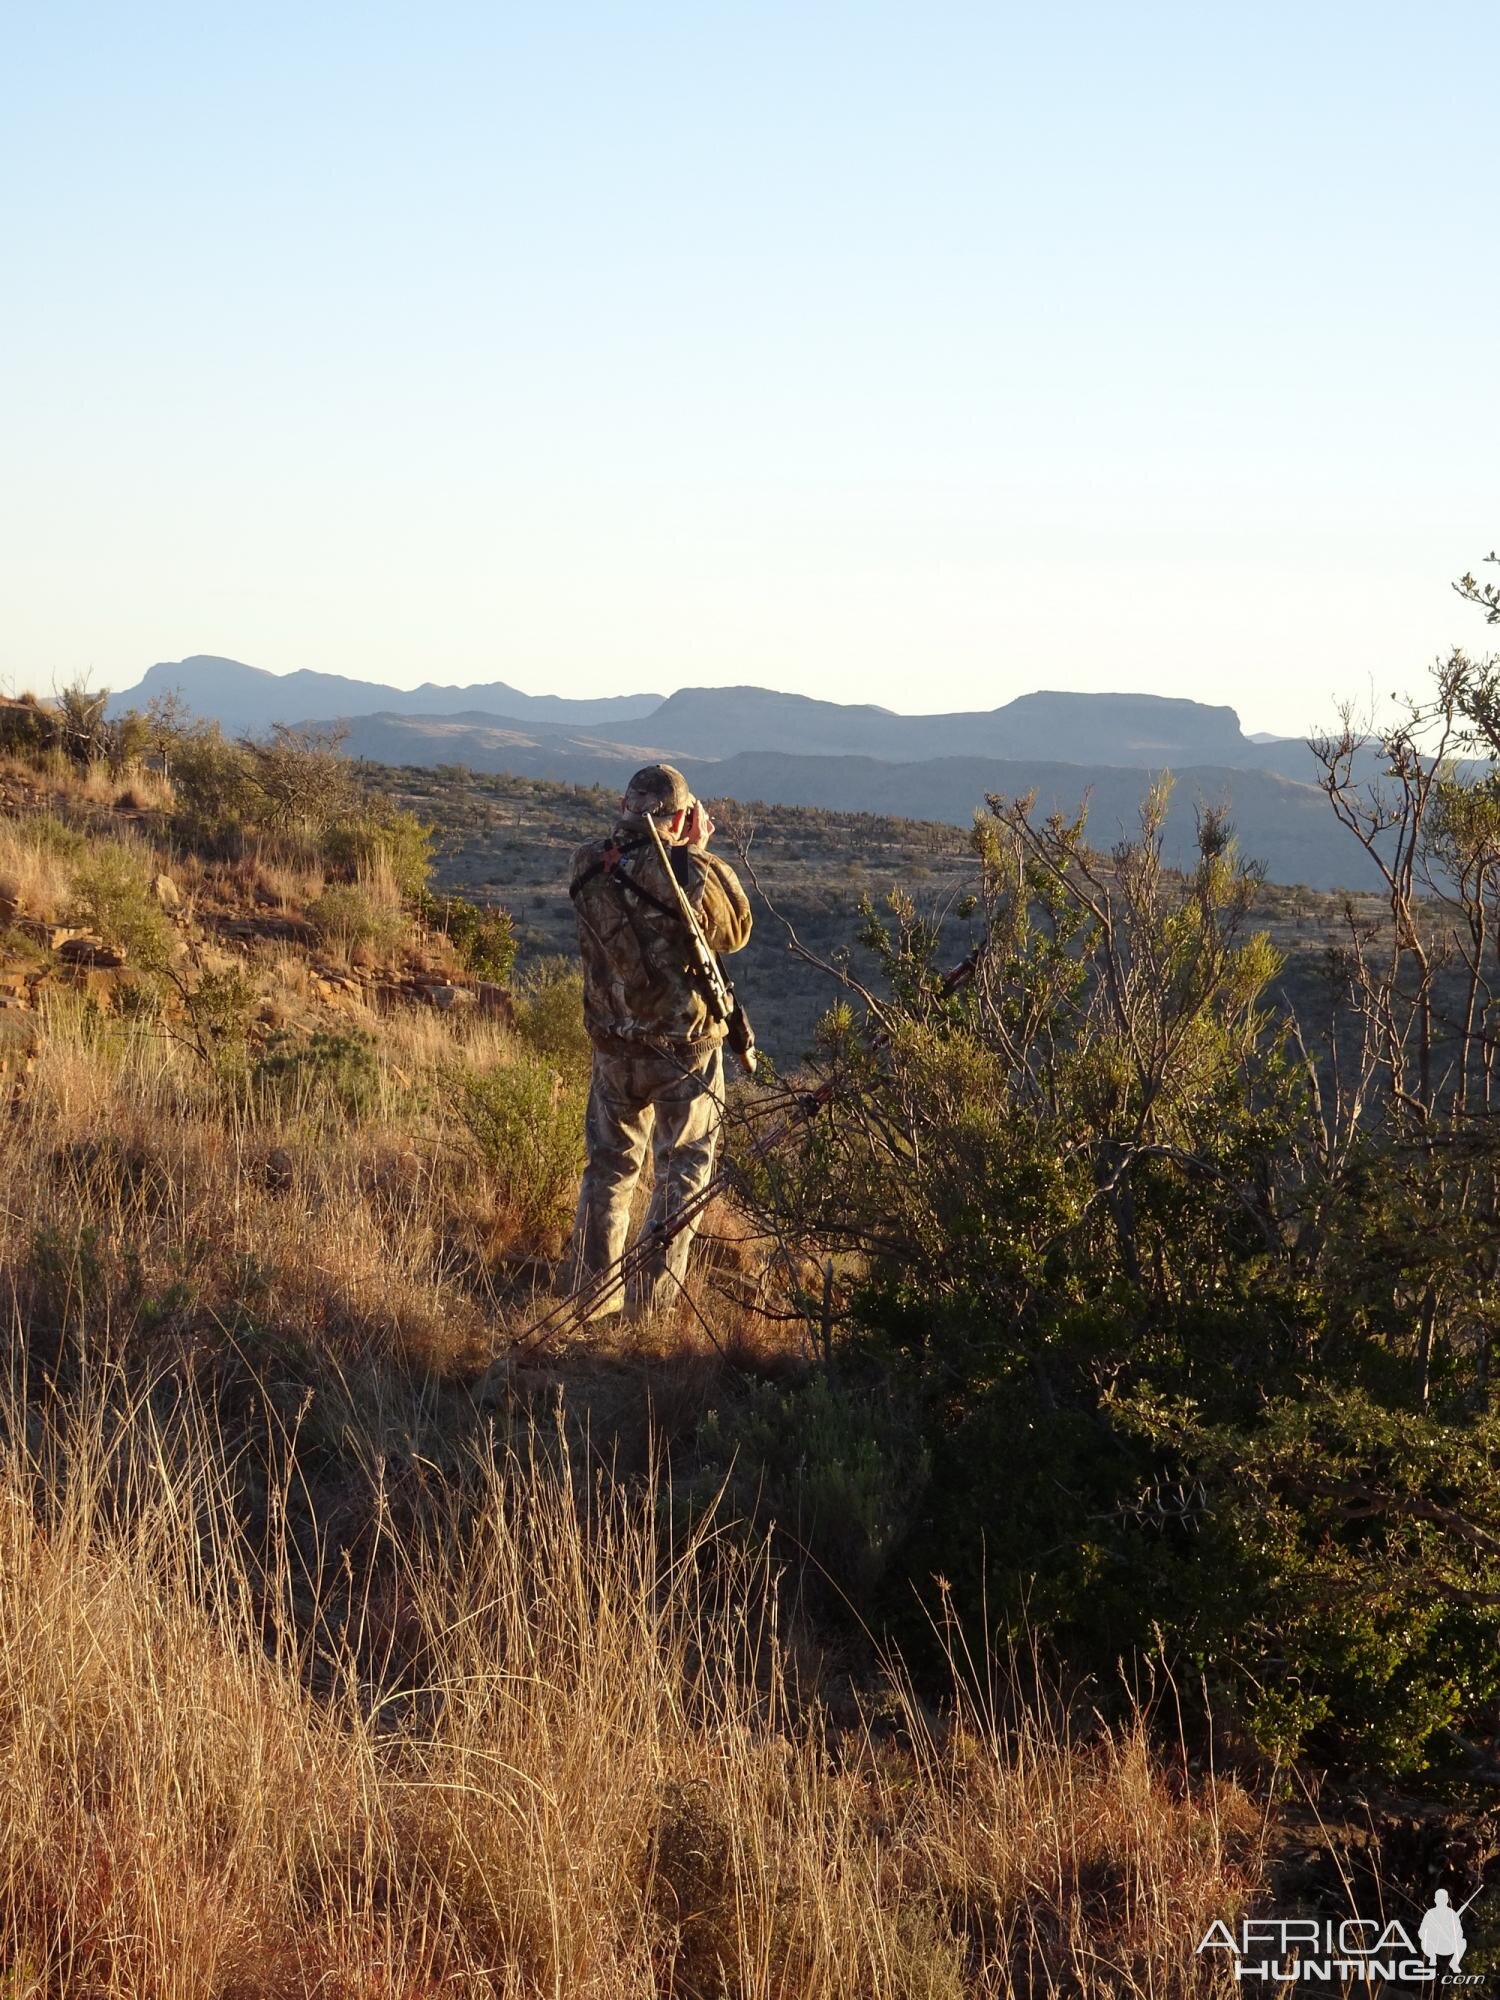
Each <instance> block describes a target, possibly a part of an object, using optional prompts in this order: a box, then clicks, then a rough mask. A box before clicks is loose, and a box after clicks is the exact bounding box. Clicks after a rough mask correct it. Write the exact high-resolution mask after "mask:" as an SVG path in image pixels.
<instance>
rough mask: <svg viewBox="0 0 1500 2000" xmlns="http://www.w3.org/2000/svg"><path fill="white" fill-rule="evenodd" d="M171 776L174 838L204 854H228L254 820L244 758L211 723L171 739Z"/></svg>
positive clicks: (244, 753)
mask: <svg viewBox="0 0 1500 2000" xmlns="http://www.w3.org/2000/svg"><path fill="white" fill-rule="evenodd" d="M171 774H172V785H173V789H174V791H175V793H176V796H177V811H176V813H175V815H174V821H175V825H176V828H177V832H178V835H179V837H180V838H182V839H183V840H185V841H187V842H188V843H189V844H190V845H192V846H196V847H201V848H203V849H205V850H206V851H209V852H222V851H228V850H230V849H232V848H233V847H234V846H235V845H236V844H237V843H238V842H239V841H240V840H241V839H242V838H243V836H244V832H245V829H246V828H247V827H248V826H249V825H250V824H251V822H252V820H253V817H254V811H255V791H254V787H253V786H252V784H251V767H250V758H249V755H248V753H247V752H246V751H245V750H244V749H243V748H242V747H241V746H240V745H239V744H238V743H229V742H226V741H225V738H224V735H223V732H222V731H221V730H220V728H219V726H218V724H217V723H212V724H206V725H202V726H200V727H198V728H195V729H192V730H189V731H187V732H186V733H184V734H183V735H181V736H180V737H178V738H177V739H176V742H175V744H174V746H173V749H172V752H171Z"/></svg>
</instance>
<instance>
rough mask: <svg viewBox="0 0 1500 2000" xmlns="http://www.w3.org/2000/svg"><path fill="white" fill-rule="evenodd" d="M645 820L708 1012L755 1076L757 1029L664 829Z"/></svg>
mask: <svg viewBox="0 0 1500 2000" xmlns="http://www.w3.org/2000/svg"><path fill="white" fill-rule="evenodd" d="M646 824H647V826H648V827H650V829H651V839H652V841H653V843H654V844H655V847H656V853H657V858H658V859H659V860H660V862H661V865H662V867H663V869H664V870H665V871H666V877H667V880H668V881H669V882H670V883H671V885H672V894H673V896H674V897H675V898H676V901H677V914H678V915H679V916H680V917H681V918H682V921H683V922H684V923H685V924H686V925H687V934H688V957H689V959H690V961H691V965H690V970H691V971H692V974H693V977H694V978H695V979H696V980H697V981H698V984H699V986H700V988H701V989H702V992H703V998H704V1000H705V1001H706V1002H707V1003H708V1011H709V1013H710V1014H712V1015H713V1017H714V1019H715V1020H716V1021H722V1022H723V1023H724V1025H725V1026H726V1027H727V1028H728V1030H729V1046H730V1048H731V1049H733V1051H734V1053H735V1055H736V1056H737V1057H738V1058H739V1064H740V1068H741V1069H742V1070H743V1071H744V1072H745V1074H746V1076H754V1074H755V1064H756V1060H757V1057H756V1048H755V1030H754V1029H753V1028H752V1027H751V1025H750V1016H749V1015H748V1014H747V1013H746V1012H745V1010H744V1008H743V1006H741V1004H740V1001H739V997H738V995H737V994H736V993H735V990H734V988H733V987H732V986H731V985H730V983H729V981H728V980H727V979H726V978H725V977H724V968H723V966H722V965H720V963H719V958H718V954H717V952H715V951H713V950H712V949H711V947H710V945H709V942H708V939H707V938H706V937H705V936H704V935H703V926H702V924H700V923H699V921H698V912H697V911H696V910H695V909H694V908H693V906H692V904H691V903H690V902H689V901H688V898H687V891H686V890H685V889H684V888H683V886H682V884H681V883H680V882H679V881H678V879H677V870H676V869H675V868H674V867H673V866H672V857H671V856H670V855H669V854H668V852H667V844H666V842H665V841H664V840H663V839H662V837H661V829H660V828H659V827H658V826H657V824H656V821H655V819H654V818H653V816H652V815H651V814H650V813H647V815H646Z"/></svg>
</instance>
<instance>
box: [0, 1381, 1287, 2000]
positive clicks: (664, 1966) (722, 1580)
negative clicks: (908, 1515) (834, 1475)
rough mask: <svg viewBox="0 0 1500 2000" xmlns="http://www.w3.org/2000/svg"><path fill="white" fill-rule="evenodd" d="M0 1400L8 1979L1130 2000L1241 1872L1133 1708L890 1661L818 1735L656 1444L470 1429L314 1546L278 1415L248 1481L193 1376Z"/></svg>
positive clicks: (737, 1575) (1250, 1839)
mask: <svg viewBox="0 0 1500 2000" xmlns="http://www.w3.org/2000/svg"><path fill="white" fill-rule="evenodd" d="M0 1430H3V1432H4V1433H5V1435H6V1436H7V1438H8V1440H9V1441H8V1443H7V1444H6V1446H5V1448H4V1451H3V1455H0V1707H3V1712H4V1714H5V1716H6V1718H7V1728H6V1730H5V1732H4V1735H3V1739H0V1954H3V1957H4V1960H5V1962H6V1963H7V1964H8V1965H9V1966H10V1967H11V1968H13V1977H14V1978H15V1979H16V1981H17V1984H16V1986H15V1989H14V1990H16V1991H17V1992H30V1993H35V1994H42V1993H48V1994H54V1993H55V1994H67V1995H69V1996H72V2000H94V1996H98V2000H104V1996H116V1995H121V1996H123V1995H125V1994H132V1995H135V1994H150V1995H152V1996H154V2000H173V1996H179V1995H180V1996H182V2000H189V1996H191V2000H207V1996H216V1995H224V1996H230V1995H242V1996H248V1995H252V1994H253V1995H264V1996H277V1995H287V1996H292V1995H297V1996H301V1995H306V1994H311V1993H318V1994H329V1995H348V1996H350V2000H354V1996H359V2000H371V1997H372V1996H382V1995H390V1996H403V2000H404V1996H415V1995H427V1994H439V1993H441V1994H445V1995H446V1994H453V1995H475V1996H478V1995H486V1996H489V1995H494V1994H500V1995H507V1996H510V1995H513V1996H516V2000H520V1996H523V1995H524V1996H541V1995H555V1996H568V2000H587V1996H598V2000H630V1996H640V2000H647V1996H653V1997H654V1996H661V1995H669V1994H670V1995H679V1996H683V2000H687V1996H694V1995H697V1996H704V2000H707V1996H709V1995H713V1996H721V1995H733V1996H738V2000H752V1996H753V1997H754V2000H762V1996H763V1997H764V2000H772V1996H776V2000H794V1996H795V2000H818V1997H819V1996H835V1995H838V1996H845V1995H847V1996H851V2000H852V1996H856V1995H857V1996H860V2000H886V1996H889V2000H897V1996H900V2000H912V1996H918V1995H920V1996H925V2000H957V1997H958V1996H959V1995H962V1994H997V1995H998V1994H1001V1993H1010V1992H1013V1991H1016V1990H1018V1988H1019V1990H1023V1991H1032V1992H1039V1993H1064V1992H1066V1993H1070V1994H1078V1995H1091V1994H1100V1995H1102V1994H1106V1993H1108V1994H1112V1995H1113V1994H1143V1995H1144V1994H1151V1995H1161V1996H1166V1995H1173V1994H1186V1993H1188V1992H1197V1991H1201V1990H1203V1989H1202V1986H1201V1983H1200V1982H1199V1980H1198V1978H1197V1974H1196V1970H1195V1965H1194V1961H1193V1958H1192V1946H1193V1943H1194V1942H1195V1941H1196V1938H1197V1937H1198V1936H1199V1935H1201V1932H1202V1929H1203V1927H1204V1925H1205V1923H1206V1922H1207V1921H1208V1920H1209V1919H1210V1918H1211V1917H1213V1916H1221V1915H1229V1916H1232V1915H1233V1912H1234V1910H1235V1909H1236V1907H1237V1905H1238V1904H1239V1902H1240V1901H1241V1900H1242V1898H1243V1896H1244V1895H1245V1893H1246V1891H1247V1889H1248V1888H1249V1886H1250V1884H1251V1882H1252V1880H1253V1872H1254V1868H1255V1865H1256V1840H1255V1816H1254V1814H1253V1813H1252V1812H1250V1810H1249V1808H1248V1806H1247V1803H1246V1801H1245V1800H1244V1799H1243V1798H1242V1797H1241V1796H1240V1795H1238V1794H1237V1793H1235V1792H1234V1791H1233V1790H1232V1788H1228V1787H1225V1786H1217V1787H1216V1786H1213V1785H1205V1786H1204V1787H1202V1788H1201V1789H1200V1790H1199V1791H1198V1792H1197V1793H1196V1794H1195V1795H1192V1796H1186V1795H1184V1794H1183V1792H1182V1790H1181V1788H1180V1787H1172V1786H1169V1785H1168V1784H1167V1782H1166V1781H1165V1779H1164V1776H1163V1773H1162V1772H1161V1770H1160V1769H1159V1768H1158V1767H1157V1765H1156V1764H1155V1763H1154V1761H1153V1759H1152V1757H1151V1755H1150V1753H1149V1751H1148V1749H1147V1747H1146V1742H1145V1737H1144V1733H1143V1731H1142V1730H1141V1729H1140V1728H1139V1727H1136V1728H1132V1729H1128V1730H1126V1731H1125V1732H1124V1733H1123V1734H1122V1735H1118V1736H1107V1735H1104V1736H1099V1737H1096V1738H1095V1739H1094V1740H1092V1741H1091V1742H1089V1743H1075V1742H1070V1741H1069V1739H1068V1737H1067V1734H1066V1732H1065V1731H1064V1730H1062V1729H1061V1728H1060V1727H1059V1726H1057V1725H1056V1724H1055V1723H1053V1722H1050V1721H1048V1720H1046V1719H1045V1718H1044V1717H1042V1716H1040V1715H1038V1714H1037V1713H1035V1712H1033V1713H1031V1714H1029V1715H1023V1717H1022V1719H1020V1720H1019V1721H1013V1722H1008V1723H1007V1722H1002V1721H1001V1720H1000V1719H999V1717H998V1715H997V1714H996V1712H995V1711H994V1709H993V1708H992V1707H991V1706H990V1705H989V1704H988V1703H987V1702H984V1701H980V1700H976V1699H974V1698H973V1697H972V1696H971V1695H966V1694H965V1693H964V1692H963V1691H962V1689H961V1688H960V1689H955V1700H954V1705H953V1708H952V1712H951V1716H950V1718H949V1719H947V1720H945V1721H944V1722H942V1723H937V1722H934V1721H932V1720H930V1719H929V1715H928V1712H927V1711H926V1710H925V1709H924V1707H923V1706H922V1705H921V1704H920V1703H919V1702H918V1701H917V1700H916V1699H915V1698H914V1697H913V1695H912V1694H911V1693H910V1691H909V1690H908V1689H907V1688H906V1687H905V1685H904V1684H903V1682H902V1681H901V1680H900V1679H899V1677H898V1678H895V1679H893V1680H892V1682H891V1683H890V1686H889V1687H888V1689H887V1690H886V1693H885V1695H884V1698H883V1703H882V1714H881V1717H880V1720H879V1722H878V1724H877V1722H876V1721H875V1720H873V1719H872V1718H871V1717H865V1718H864V1719H862V1720H857V1721H855V1722H853V1723H852V1725H851V1726H849V1727H847V1728H845V1729H843V1730H841V1731H833V1730H831V1729H830V1727H829V1725H828V1721H827V1718H826V1716H825V1715H823V1714H822V1713H821V1712H820V1711H819V1709H818V1708H817V1707H816V1705H811V1704H808V1703H805V1702H804V1701H803V1700H802V1699H801V1698H800V1697H799V1693H798V1690H797V1688H796V1686H795V1684H794V1680H793V1678H792V1676H791V1674H790V1673H789V1670H788V1667H787V1663H786V1660H785V1657H784V1655H783V1653H782V1651H781V1649H780V1647H779V1645H778V1640H777V1623H776V1596H775V1587H774V1579H773V1578H772V1576H771V1573H770V1571H769V1568H768V1565H767V1563H766V1561H765V1558H764V1556H763V1555H762V1554H759V1553H757V1552H755V1551H753V1550H752V1551H749V1552H746V1551H745V1550H744V1549H743V1547H742V1546H740V1545H739V1544H738V1543H737V1542H736V1541H735V1540H734V1539H732V1538H730V1537H728V1536H726V1535H724V1534H723V1533H722V1532H720V1531H719V1530H717V1529H715V1528H714V1527H713V1526H712V1524H711V1523H706V1522H700V1523H699V1524H698V1525H697V1527H696V1528H695V1529H694V1530H693V1531H692V1532H691V1533H690V1534H686V1533H679V1534H676V1535H675V1536H674V1535H673V1534H672V1533H671V1532H670V1529H669V1528H664V1527H663V1520H664V1517H665V1515H666V1513H667V1507H666V1495H665V1493H664V1491H663V1490H662V1488H661V1487H660V1485H659V1483H657V1482H654V1481H648V1482H647V1483H646V1485H645V1486H644V1488H643V1489H642V1490H641V1491H639V1492H637V1493H630V1494H627V1493H625V1492H624V1491H623V1490H621V1489H619V1488H616V1487H613V1486H611V1485H609V1484H608V1483H607V1482H605V1483H601V1484H600V1485H598V1486H595V1487H593V1488H590V1487H589V1486H588V1485H587V1484H586V1482H584V1481H582V1480H581V1479H580V1478H579V1477H578V1476H577V1475H576V1473H575V1471H574V1469H573V1468H571V1467H570V1466H569V1464H568V1463H567V1459H566V1455H565V1453H564V1452H563V1451H561V1450H560V1449H559V1450H553V1451H551V1452H549V1453H546V1454H542V1453H532V1454H530V1455H527V1454H516V1453H503V1454H501V1455H499V1456H498V1457H497V1456H495V1455H494V1454H493V1453H492V1452H491V1451H489V1450H488V1449H479V1448H473V1449H470V1450H468V1451H467V1452H465V1453H463V1454H462V1455H461V1462H455V1464H454V1465H453V1466H452V1467H451V1468H450V1477H449V1483H448V1485H447V1487H446V1489H445V1490H444V1492H443V1493H442V1494H440V1495H439V1496H438V1497H437V1499H436V1500H435V1501H434V1502H433V1503H432V1504H431V1505H428V1506H427V1507H426V1508H425V1510H419V1511H418V1513H417V1515H416V1516H415V1517H414V1519H415V1522H416V1524H415V1525H412V1526H409V1527H408V1528H407V1530H406V1531H405V1532H404V1533H403V1532H401V1531H399V1530H398V1529H397V1528H396V1527H394V1526H392V1525H391V1524H392V1522H393V1521H395V1520H398V1519H400V1518H401V1516H402V1514H403V1511H404V1510H403V1506H402V1496H401V1492H400V1490H399V1481H400V1480H401V1479H402V1477H403V1476H404V1477H405V1478H406V1479H407V1481H408V1483H409V1482H410V1480H411V1478H412V1477H414V1476H420V1468H416V1467H412V1466H408V1467H406V1468H404V1469H403V1468H399V1467H397V1468H392V1467H390V1466H387V1467H386V1468H385V1469H384V1471H383V1474H382V1495H383V1498H382V1500H381V1503H380V1504H379V1505H377V1507H376V1509H375V1510H374V1518H375V1520H376V1522H377V1524H378V1525H377V1528H376V1530H375V1533H374V1538H373V1541H374V1546H373V1548H372V1549H371V1550H368V1551H366V1555H365V1561H364V1566H363V1567H362V1569H361V1571H360V1572H359V1573H357V1574H355V1575H354V1576H353V1581H352V1583H351V1581H350V1576H349V1573H346V1572H345V1571H343V1570H342V1569H341V1566H340V1563H339V1560H338V1551H337V1549H336V1548H335V1547H334V1546H332V1544H331V1541H328V1540H326V1539H325V1541H324V1542H323V1543H320V1544H314V1545H311V1546H310V1545H309V1544H308V1543H307V1542H306V1540H305V1539H299V1538H298V1536H297V1533H296V1532H295V1524H296V1523H297V1522H298V1520H299V1517H300V1515H301V1512H302V1509H301V1504H300V1496H299V1492H298V1485H297V1481H298V1476H299V1475H298V1473H297V1471H296V1466H295V1460H294V1457H293V1456H292V1455H291V1453H290V1450H289V1447H288V1436H287V1434H286V1433H282V1434H281V1435H280V1436H279V1438H278V1440H277V1448H276V1449H272V1450H270V1451H269V1452H268V1453H267V1454H266V1462H267V1463H270V1464H275V1463H278V1462H279V1463H280V1464H281V1467H282V1470H281V1472H280V1474H279V1476H276V1477H273V1481H272V1494H271V1500H270V1504H269V1505H268V1506H267V1507H265V1508H264V1509H263V1510H262V1512H261V1515H260V1517H259V1518H256V1516H255V1513H254V1510H253V1509H250V1510H247V1507H246V1503H245V1491H246V1488H245V1485H244V1482H243V1481H240V1482H239V1490H236V1484H237V1481H236V1474H235V1472H234V1471H233V1470H232V1467H231V1464H230V1462H229V1460H228V1459H227V1457H226V1454H225V1450H224V1445H223V1440H222V1438H221V1437H220V1435H219V1433H218V1428H217V1422H216V1419H215V1416H214V1414H213V1412H212V1410H211V1409H210V1408H209V1407H208V1406H207V1405H206V1404H205V1403H203V1402H201V1401H199V1400H196V1399H195V1398H194V1397H193V1396H192V1395H191V1394H185V1393H182V1392H180V1391H179V1392H178V1393H177V1394H176V1395H175V1396H173V1395H169V1394H168V1393H167V1392H166V1387H165V1386H163V1387H160V1388H158V1391H157V1393H156V1395H155V1397H154V1399H152V1398H148V1397H146V1396H144V1395H140V1396H137V1397H136V1398H135V1399H134V1400H133V1401H132V1400H131V1399H129V1398H128V1397H127V1396H126V1394H125V1392H124V1389H123V1385H121V1384H120V1383H119V1382H118V1381H112V1380H111V1379H110V1378H109V1376H108V1375H107V1374H106V1375H104V1376H102V1377H100V1378H98V1379H97V1380H96V1381H94V1383H93V1384H92V1386H91V1387H90V1388H89V1389H87V1390H86V1391H84V1392H82V1393H81V1394H80V1396H79V1397H78V1399H77V1400H76V1402H75V1403H74V1405H73V1406H72V1407H71V1408H69V1409H67V1410H66V1411H63V1410H62V1409H55V1410H54V1411H53V1413H52V1416H51V1417H50V1419H49V1420H48V1421H47V1422H46V1423H45V1424H43V1425H41V1426H38V1424H37V1421H36V1419H35V1416H34V1415H33V1418H32V1421H31V1424H30V1435H29V1441H26V1442H23V1439H27V1437H28V1429H27V1426H26V1424H25V1423H23V1421H22V1418H21V1410H20V1407H19V1404H18V1401H17V1400H16V1394H15V1392H13V1393H12V1398H11V1401H10V1403H9V1405H8V1407H6V1408H5V1409H4V1410H3V1413H0ZM407 1511H409V1510H407ZM267 1523H268V1524H269V1525H267Z"/></svg>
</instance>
